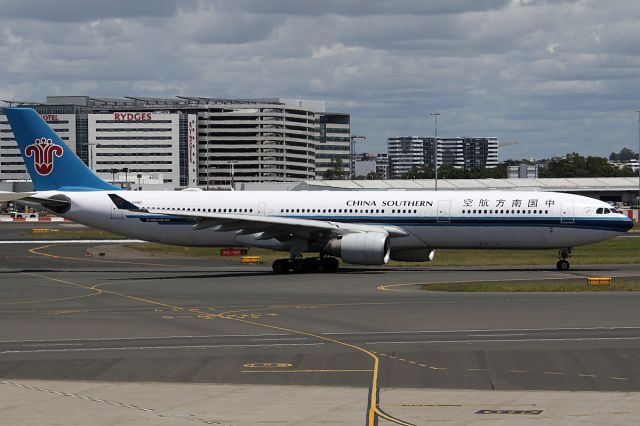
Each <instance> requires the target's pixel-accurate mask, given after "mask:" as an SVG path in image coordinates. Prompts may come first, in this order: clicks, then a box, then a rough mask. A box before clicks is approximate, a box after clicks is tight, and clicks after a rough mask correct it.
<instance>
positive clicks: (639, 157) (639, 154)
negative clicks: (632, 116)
mask: <svg viewBox="0 0 640 426" xmlns="http://www.w3.org/2000/svg"><path fill="white" fill-rule="evenodd" d="M636 112H637V113H638V204H640V110H638V111H636Z"/></svg>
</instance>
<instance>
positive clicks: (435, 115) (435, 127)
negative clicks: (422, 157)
mask: <svg viewBox="0 0 640 426" xmlns="http://www.w3.org/2000/svg"><path fill="white" fill-rule="evenodd" d="M429 115H431V116H432V117H433V151H434V157H435V161H434V162H435V172H436V185H435V190H436V191H437V190H438V116H439V115H442V114H440V113H439V112H432V113H431V114H429Z"/></svg>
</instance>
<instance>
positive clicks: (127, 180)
mask: <svg viewBox="0 0 640 426" xmlns="http://www.w3.org/2000/svg"><path fill="white" fill-rule="evenodd" d="M122 171H123V172H124V181H125V183H124V185H125V186H124V189H126V190H129V168H128V167H123V168H122Z"/></svg>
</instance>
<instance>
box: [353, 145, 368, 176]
mask: <svg viewBox="0 0 640 426" xmlns="http://www.w3.org/2000/svg"><path fill="white" fill-rule="evenodd" d="M356 139H362V140H365V139H367V137H366V136H359V135H352V136H351V142H350V143H349V179H353V178H354V177H355V174H356V162H355V158H354V156H355V155H356Z"/></svg>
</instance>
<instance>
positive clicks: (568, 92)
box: [0, 0, 640, 157]
mask: <svg viewBox="0 0 640 426" xmlns="http://www.w3.org/2000/svg"><path fill="white" fill-rule="evenodd" d="M0 10H2V11H3V13H2V14H0V60H1V61H2V62H3V64H4V67H3V72H2V73H0V94H2V96H3V97H4V98H16V99H28V100H43V99H44V97H45V96H46V95H48V94H87V95H93V96H122V95H146V96H165V95H168V96H174V95H201V96H215V97H252V96H255V97H263V96H283V97H308V98H312V99H320V100H327V101H328V108H329V109H330V110H336V111H340V110H341V111H345V112H349V113H351V114H352V122H353V131H354V132H355V133H358V134H365V135H367V141H366V143H364V144H362V146H363V147H364V146H366V147H367V148H366V149H367V150H369V151H381V150H384V149H385V140H386V138H387V137H388V136H392V135H397V134H431V132H432V123H431V121H430V120H429V118H428V114H429V112H431V111H434V110H438V111H440V112H442V113H443V116H442V117H441V120H439V127H440V126H441V129H442V134H445V135H447V134H451V135H470V134H481V135H492V136H498V137H500V138H502V139H504V140H520V141H521V143H520V144H519V145H515V146H513V147H510V148H509V150H508V151H505V155H506V156H515V157H518V156H527V157H528V156H548V155H555V154H563V153H564V152H563V150H567V149H569V148H570V150H575V151H581V152H584V153H598V154H608V153H609V151H611V150H615V149H619V148H621V147H622V146H625V145H627V146H635V141H637V134H636V133H635V132H636V130H635V126H634V123H635V121H634V114H633V110H635V109H638V108H639V107H640V104H639V103H638V98H639V96H638V95H639V93H638V91H639V90H640V89H639V88H640V77H639V76H640V72H639V71H640V44H639V43H638V42H637V40H638V39H640V25H638V24H639V23H638V19H637V18H636V17H637V16H640V3H638V2H633V1H631V0H611V1H608V2H607V6H606V7H602V3H601V2H598V1H596V0H580V1H549V0H547V1H543V0H513V1H507V0H487V1H478V0H450V1H446V2H427V1H422V0H397V1H393V2H390V1H384V0H354V1H349V2H345V1H342V0H327V1H323V2H301V1H298V0H272V1H268V2H266V1H262V0H217V1H204V0H200V1H197V0H190V1H177V0H161V1H156V0H153V1H152V0H146V1H142V0H141V1H130V0H128V1H120V0H119V1H112V2H106V3H105V2H103V3H100V4H96V3H95V2H86V1H82V0H61V1H60V2H45V1H38V0H0ZM627 119H628V123H627V122H626V120H627ZM596 123H597V124H596ZM609 135H615V138H614V139H613V140H611V141H610V142H609V143H608V144H602V140H604V139H605V138H607V137H608V136H609Z"/></svg>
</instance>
